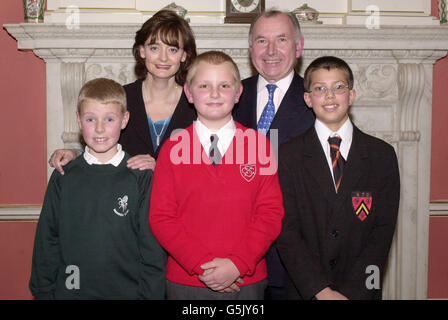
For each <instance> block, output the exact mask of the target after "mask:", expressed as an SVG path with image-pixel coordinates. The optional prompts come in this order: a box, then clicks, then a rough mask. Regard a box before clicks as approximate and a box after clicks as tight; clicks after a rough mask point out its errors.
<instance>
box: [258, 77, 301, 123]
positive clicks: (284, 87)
mask: <svg viewBox="0 0 448 320" xmlns="http://www.w3.org/2000/svg"><path fill="white" fill-rule="evenodd" d="M293 78H294V70H293V71H291V72H290V73H289V74H288V75H287V76H286V77H284V78H283V79H281V80H279V81H277V82H276V83H273V84H275V85H277V89H275V91H274V106H275V113H277V110H278V107H280V103H282V100H283V97H284V96H285V94H286V91H288V89H289V86H290V85H291V82H292V79H293ZM267 84H269V82H267V81H266V79H264V78H263V77H262V76H261V75H259V76H258V82H257V123H258V121H259V120H260V117H261V114H262V113H263V110H264V107H265V106H266V104H267V103H268V100H269V91H268V88H266V85H267Z"/></svg>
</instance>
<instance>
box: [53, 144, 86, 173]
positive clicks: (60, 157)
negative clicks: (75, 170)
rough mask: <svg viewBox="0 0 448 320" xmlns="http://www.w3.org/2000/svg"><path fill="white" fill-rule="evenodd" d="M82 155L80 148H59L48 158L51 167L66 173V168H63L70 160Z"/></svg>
mask: <svg viewBox="0 0 448 320" xmlns="http://www.w3.org/2000/svg"><path fill="white" fill-rule="evenodd" d="M79 155H80V152H79V150H76V149H57V150H56V151H55V152H53V154H52V155H51V157H50V160H48V164H49V165H50V167H53V168H55V169H56V170H57V171H59V173H60V174H62V175H64V169H63V168H62V167H63V166H65V165H66V164H68V163H69V162H70V161H72V160H74V159H76V157H77V156H79Z"/></svg>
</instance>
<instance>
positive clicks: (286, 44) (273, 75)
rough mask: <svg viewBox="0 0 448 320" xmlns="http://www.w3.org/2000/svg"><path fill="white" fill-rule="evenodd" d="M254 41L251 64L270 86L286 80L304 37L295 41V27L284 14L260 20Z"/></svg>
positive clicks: (301, 46)
mask: <svg viewBox="0 0 448 320" xmlns="http://www.w3.org/2000/svg"><path fill="white" fill-rule="evenodd" d="M251 40H252V44H251V45H250V47H249V50H250V53H251V59H252V63H253V65H254V66H255V68H256V69H257V71H258V73H259V74H261V75H262V76H263V78H265V79H266V80H267V81H268V82H269V83H275V82H277V81H279V80H281V79H283V78H284V77H286V76H287V75H288V74H289V73H290V72H291V71H292V70H293V69H294V66H295V64H296V61H297V58H299V57H300V54H301V52H302V48H303V38H302V39H301V40H300V41H299V42H298V43H297V42H296V31H295V29H294V26H293V24H292V22H291V20H290V19H289V18H288V17H287V16H286V15H284V14H280V15H277V16H273V17H269V18H266V17H261V18H260V19H258V21H257V22H256V23H255V25H254V27H253V30H252V39H251Z"/></svg>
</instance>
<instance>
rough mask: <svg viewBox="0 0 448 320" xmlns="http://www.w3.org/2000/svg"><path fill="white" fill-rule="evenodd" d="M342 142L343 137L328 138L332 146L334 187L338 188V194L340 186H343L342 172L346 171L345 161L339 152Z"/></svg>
mask: <svg viewBox="0 0 448 320" xmlns="http://www.w3.org/2000/svg"><path fill="white" fill-rule="evenodd" d="M341 141H342V139H341V137H338V136H334V137H329V138H328V143H329V144H330V156H331V165H332V168H333V177H334V186H335V187H336V192H338V190H339V186H340V185H341V181H342V171H343V170H344V165H345V160H344V158H343V157H342V155H341V152H340V150H339V146H340V145H341Z"/></svg>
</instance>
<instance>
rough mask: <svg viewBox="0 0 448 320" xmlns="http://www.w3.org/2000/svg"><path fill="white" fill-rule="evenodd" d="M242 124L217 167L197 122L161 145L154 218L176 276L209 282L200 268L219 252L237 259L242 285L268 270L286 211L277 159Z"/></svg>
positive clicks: (186, 280)
mask: <svg viewBox="0 0 448 320" xmlns="http://www.w3.org/2000/svg"><path fill="white" fill-rule="evenodd" d="M235 124H236V133H235V136H234V137H233V141H232V143H231V144H230V146H229V148H228V150H227V151H226V153H225V154H224V156H223V158H222V162H221V164H219V165H217V166H213V165H212V164H211V163H210V160H209V159H208V157H207V155H206V152H204V149H203V148H202V145H201V143H200V141H199V137H198V136H197V133H196V130H195V129H194V125H191V126H190V127H188V128H187V129H185V130H183V131H181V132H180V133H178V134H176V135H175V136H173V137H172V138H170V140H169V141H166V142H165V144H164V145H163V147H162V148H161V150H160V153H159V158H158V160H157V165H156V168H155V171H154V179H153V186H152V192H151V201H150V202H151V203H150V210H149V220H150V227H151V230H152V232H153V234H154V236H155V237H156V238H157V240H158V241H159V242H160V244H161V245H162V246H163V247H164V248H165V249H166V250H167V251H168V253H169V257H168V261H167V268H166V277H167V279H168V280H169V281H172V282H175V283H179V284H183V285H189V286H196V287H206V286H205V285H204V284H203V283H202V282H201V281H200V280H199V279H198V276H199V275H201V274H202V273H203V270H202V269H201V268H200V266H201V265H202V264H204V263H206V262H209V261H212V260H213V259H214V258H229V259H230V260H232V262H233V263H234V264H235V266H236V267H237V268H238V270H239V272H240V276H241V277H242V278H243V280H244V284H243V285H249V284H253V283H256V282H258V281H261V280H263V279H265V278H266V276H267V271H266V262H265V260H264V258H263V256H264V255H265V253H266V252H267V250H268V248H269V246H270V245H271V243H272V242H273V241H274V240H275V239H276V238H277V236H278V235H279V233H280V229H281V221H282V218H283V214H284V209H283V198H282V193H281V190H280V185H279V181H278V176H277V165H276V163H275V156H274V154H273V152H272V150H271V146H270V144H269V141H268V139H267V138H266V137H265V136H264V135H262V134H259V133H258V132H256V131H254V130H252V129H248V128H246V127H243V126H242V125H241V124H239V123H237V122H235ZM242 137H245V138H242ZM266 155H268V156H266Z"/></svg>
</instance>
